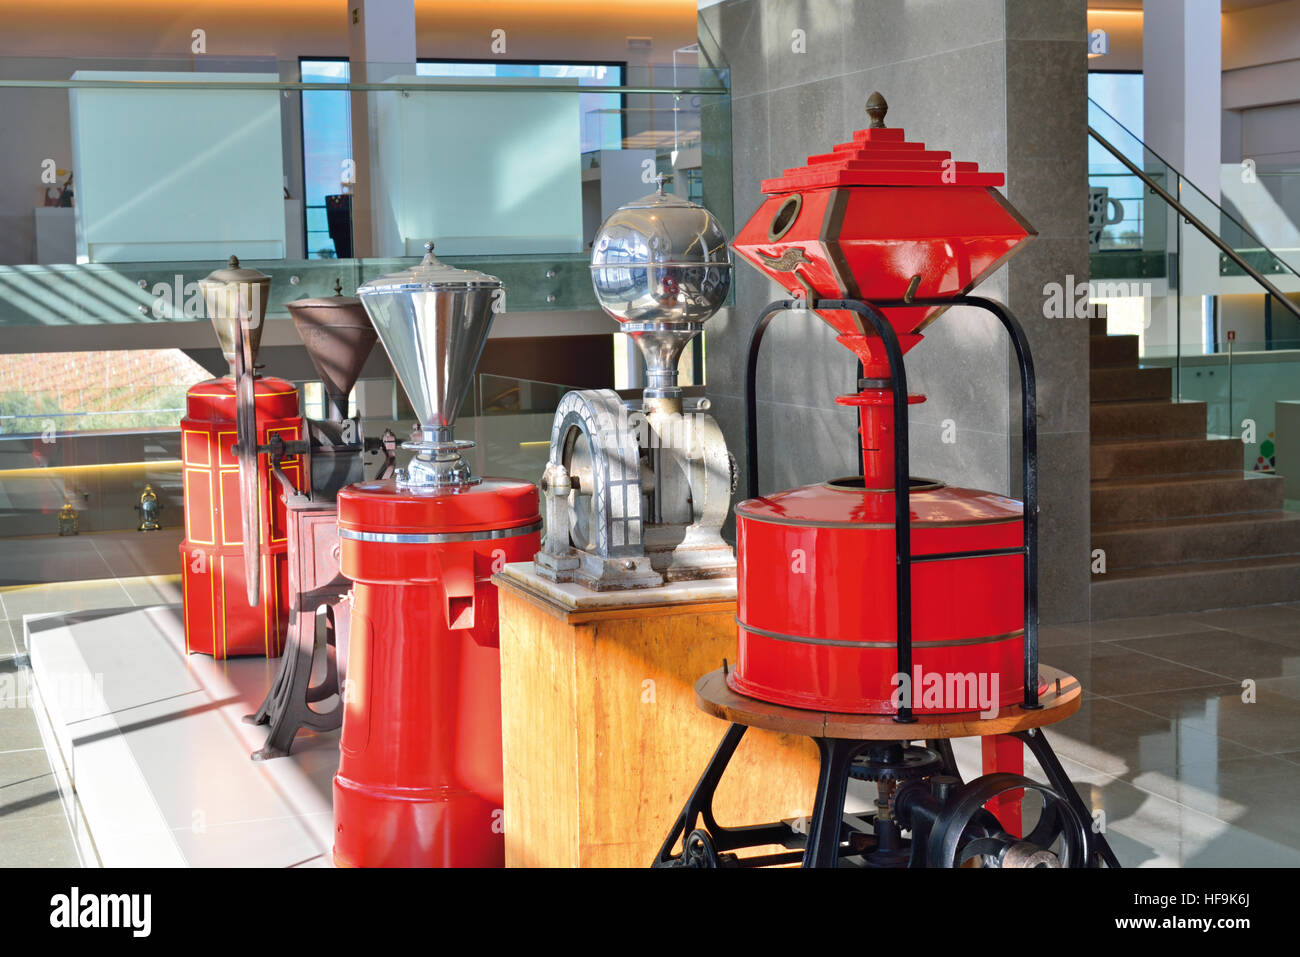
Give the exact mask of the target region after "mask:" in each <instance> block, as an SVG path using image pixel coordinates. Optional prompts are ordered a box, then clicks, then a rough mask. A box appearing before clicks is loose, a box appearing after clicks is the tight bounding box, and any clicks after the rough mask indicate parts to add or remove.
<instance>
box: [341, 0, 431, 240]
mask: <svg viewBox="0 0 1300 957" xmlns="http://www.w3.org/2000/svg"><path fill="white" fill-rule="evenodd" d="M347 11H348V12H347V17H348V57H349V59H350V60H351V77H352V80H353V82H369V83H376V82H382V81H384V80H387V79H388V78H390V77H393V76H400V75H403V74H413V73H414V72H415V60H416V54H415V0H349V3H348V7H347ZM386 95H389V94H385V93H353V94H352V157H353V159H354V160H355V161H356V177H357V179H356V187H355V189H354V190H353V194H354V195H353V197H352V235H353V239H352V241H353V255H355V256H356V257H358V258H361V257H365V256H373V255H375V248H376V245H377V237H378V236H379V235H381V234H382V233H381V230H382V228H383V225H384V215H385V210H386V204H385V203H384V201H383V200H384V196H385V192H386V187H385V184H384V183H383V182H381V176H380V174H379V167H378V163H377V162H375V158H376V157H377V156H378V153H377V151H376V150H377V142H378V140H377V135H376V134H377V128H376V125H377V121H378V116H379V108H378V107H379V104H378V98H379V97H380V96H386Z"/></svg>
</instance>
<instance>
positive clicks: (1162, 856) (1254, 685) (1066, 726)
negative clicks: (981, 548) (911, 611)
mask: <svg viewBox="0 0 1300 957" xmlns="http://www.w3.org/2000/svg"><path fill="white" fill-rule="evenodd" d="M131 544H132V543H131V542H129V541H128V542H126V543H124V544H119V545H112V546H106V547H108V548H109V550H110V552H111V551H112V550H113V549H114V548H118V547H121V548H123V549H124V550H125V553H126V554H128V555H130V554H132V553H131V551H130V546H131ZM152 550H157V557H158V558H159V559H161V558H162V555H163V552H162V549H161V547H160V545H151V551H152ZM102 551H103V547H100V548H97V549H96V552H97V554H101V555H102ZM20 557H21V556H14V555H13V554H12V553H10V554H9V555H8V556H7V557H6V559H5V560H4V561H8V562H10V563H12V564H11V565H10V566H9V569H10V570H9V572H8V573H9V574H13V571H12V569H13V568H14V567H21V565H22V562H21V561H19V560H18V559H19V558H20ZM118 558H119V559H120V558H121V555H120V554H119V556H118ZM46 560H47V561H48V560H49V559H48V556H47V559H46ZM4 561H0V571H2V570H3V567H4ZM47 567H49V566H47ZM127 567H128V569H129V570H132V571H135V570H140V571H151V570H153V569H152V567H151V566H150V565H149V563H148V561H147V560H146V561H140V560H139V555H138V553H136V557H135V559H132V561H131V562H130V563H128V565H127ZM179 600H180V594H179V583H178V581H177V578H176V576H167V575H148V574H145V575H140V576H138V577H124V578H112V577H109V578H105V579H100V580H94V581H85V582H78V583H75V584H50V585H28V586H20V587H16V588H15V587H10V588H0V659H6V656H10V655H14V654H18V653H20V652H21V651H22V649H21V647H18V646H17V645H15V644H14V642H15V641H18V642H21V638H22V623H21V616H22V615H23V614H30V613H35V612H51V611H60V610H74V609H85V608H94V607H114V608H130V607H136V606H144V605H153V604H159V603H170V602H176V601H179ZM1042 640H1043V650H1042V660H1043V662H1044V663H1045V664H1048V665H1053V666H1056V667H1058V668H1064V669H1066V670H1068V671H1070V672H1072V673H1073V674H1075V675H1077V676H1079V678H1080V679H1081V680H1082V682H1083V685H1084V688H1085V689H1086V700H1085V702H1084V704H1083V707H1082V708H1081V709H1080V711H1079V712H1078V713H1077V714H1076V715H1074V716H1073V717H1071V718H1069V719H1068V720H1067V721H1065V722H1062V723H1061V724H1059V725H1055V726H1053V727H1052V728H1051V729H1050V730H1049V732H1048V735H1049V738H1050V740H1051V742H1052V744H1053V746H1054V747H1055V749H1056V752H1057V754H1058V755H1059V756H1060V758H1061V759H1062V763H1063V764H1064V765H1065V766H1066V769H1067V770H1068V771H1069V772H1070V774H1071V775H1072V777H1073V778H1074V780H1075V781H1076V783H1077V784H1078V786H1079V790H1080V793H1081V794H1082V795H1083V797H1084V799H1085V801H1087V802H1088V804H1089V805H1090V806H1092V807H1094V808H1098V809H1101V810H1103V811H1104V812H1105V824H1106V832H1107V834H1108V836H1109V838H1110V840H1111V843H1112V846H1114V848H1115V850H1116V852H1117V853H1118V854H1119V855H1120V858H1121V860H1122V862H1123V863H1124V864H1125V865H1126V866H1139V865H1146V866H1193V867H1195V866H1215V865H1230V864H1238V865H1246V866H1260V865H1287V866H1300V815H1297V814H1296V812H1295V808H1296V795H1297V794H1300V603H1297V604H1291V605H1270V606H1262V607H1254V608H1238V609H1231V610H1225V611H1216V612H1204V613H1197V614H1182V615H1164V616H1157V617H1153V618H1131V619H1121V620H1115V621H1106V622H1099V623H1097V624H1095V625H1087V624H1081V625H1071V626H1052V627H1044V628H1043V633H1042ZM23 688H24V678H23V666H22V659H21V658H8V659H7V660H0V865H9V866H15V865H16V866H24V865H26V866H42V865H58V864H64V865H74V864H75V863H76V862H77V858H76V852H75V849H74V847H73V843H72V840H71V837H70V832H69V828H68V824H67V822H66V820H65V818H64V816H63V814H64V812H63V809H62V806H61V804H60V801H59V800H58V794H57V786H56V783H55V780H54V776H53V774H52V773H51V768H50V765H49V763H48V761H47V759H46V756H45V753H44V751H43V750H42V749H41V746H40V738H39V735H38V734H37V731H36V724H35V720H34V718H33V716H32V714H31V712H30V711H29V710H27V709H26V707H25V702H26V698H25V696H24V694H23ZM957 745H958V746H957V753H958V757H959V758H960V759H961V760H962V763H963V766H964V767H966V768H970V767H971V766H973V764H974V763H975V762H977V761H978V750H977V747H978V746H977V745H976V744H975V743H974V742H973V741H969V740H968V741H963V742H958V743H957ZM1027 763H1028V764H1029V768H1028V770H1027V773H1028V774H1029V775H1030V776H1031V777H1037V778H1040V779H1041V777H1042V775H1041V772H1040V771H1039V770H1038V769H1037V768H1036V767H1035V766H1034V764H1033V761H1032V759H1029V760H1028V761H1027Z"/></svg>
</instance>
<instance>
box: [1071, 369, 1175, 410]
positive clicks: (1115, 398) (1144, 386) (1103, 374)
mask: <svg viewBox="0 0 1300 957" xmlns="http://www.w3.org/2000/svg"><path fill="white" fill-rule="evenodd" d="M1173 371H1174V370H1173V369H1168V368H1164V369H1159V368H1157V369H1128V368H1114V369H1107V368H1102V369H1093V370H1092V372H1091V374H1090V375H1089V376H1088V381H1089V385H1090V386H1091V391H1092V401H1093V402H1132V401H1148V402H1149V401H1155V400H1159V399H1169V398H1171V397H1172V395H1173Z"/></svg>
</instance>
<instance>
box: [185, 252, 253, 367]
mask: <svg viewBox="0 0 1300 957" xmlns="http://www.w3.org/2000/svg"><path fill="white" fill-rule="evenodd" d="M199 291H200V292H201V293H202V294H203V304H204V306H205V307H206V308H207V311H208V318H209V319H211V320H212V328H214V329H216V331H217V340H218V341H219V342H220V343H221V354H222V355H223V356H225V357H226V361H227V362H229V363H230V374H231V375H232V376H233V375H234V374H235V326H236V324H238V323H239V321H240V320H241V319H247V320H248V323H247V329H248V344H249V348H250V350H251V352H252V354H253V362H257V350H258V347H259V346H260V345H261V344H262V325H263V323H264V322H265V320H266V303H267V299H268V296H269V294H270V292H271V277H270V276H268V275H267V274H266V273H263V272H258V271H257V270H256V269H245V268H243V267H241V266H240V265H239V258H238V257H237V256H231V257H230V259H229V260H227V262H226V268H225V269H217V270H214V271H212V272H211V273H209V274H208V275H207V276H206V277H204V278H203V279H200V280H199Z"/></svg>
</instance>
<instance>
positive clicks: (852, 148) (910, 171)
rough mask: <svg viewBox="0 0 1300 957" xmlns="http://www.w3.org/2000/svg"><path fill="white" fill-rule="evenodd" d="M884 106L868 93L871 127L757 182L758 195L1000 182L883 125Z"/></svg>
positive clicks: (1000, 178)
mask: <svg viewBox="0 0 1300 957" xmlns="http://www.w3.org/2000/svg"><path fill="white" fill-rule="evenodd" d="M888 110H889V104H888V103H886V102H885V98H884V97H883V96H881V95H880V94H879V93H873V94H871V99H870V100H868V101H867V113H868V114H870V116H871V126H870V127H869V128H867V129H865V130H858V131H856V132H855V133H854V134H853V141H852V142H850V143H837V144H836V145H835V147H834V150H833V152H830V153H821V154H818V155H814V156H809V157H808V165H807V166H797V167H795V168H793V169H788V170H786V171H785V175H784V176H778V177H776V178H775V179H765V180H763V187H762V188H763V192H764V193H769V194H772V193H789V192H794V191H795V190H801V189H818V188H821V187H835V186H1001V185H1002V184H1003V183H1004V182H1005V181H1006V180H1005V177H1004V176H1003V175H1002V174H1001V173H981V172H980V171H979V164H977V163H971V162H966V161H957V160H954V159H953V158H952V153H950V152H948V151H947V150H927V149H926V148H925V144H924V143H911V142H908V141H907V140H905V139H904V138H903V135H904V134H903V131H902V130H901V129H889V128H888V127H886V126H885V113H886V112H887V111H888Z"/></svg>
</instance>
